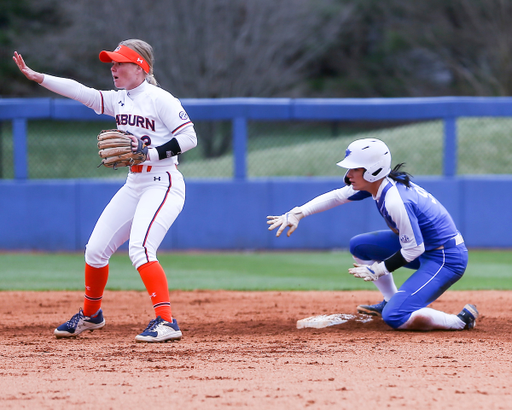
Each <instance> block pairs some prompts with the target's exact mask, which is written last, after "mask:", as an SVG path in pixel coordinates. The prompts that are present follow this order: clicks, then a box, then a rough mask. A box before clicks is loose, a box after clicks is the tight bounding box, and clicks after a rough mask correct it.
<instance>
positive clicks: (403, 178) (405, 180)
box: [388, 162, 412, 188]
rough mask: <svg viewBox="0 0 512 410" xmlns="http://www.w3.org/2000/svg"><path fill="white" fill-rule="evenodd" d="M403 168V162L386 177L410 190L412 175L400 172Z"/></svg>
mask: <svg viewBox="0 0 512 410" xmlns="http://www.w3.org/2000/svg"><path fill="white" fill-rule="evenodd" d="M403 166H405V162H401V163H400V164H398V165H396V166H395V167H394V168H393V169H392V170H391V172H390V173H389V175H388V177H389V178H391V179H392V180H393V181H396V182H397V183H399V184H403V185H405V186H406V187H407V188H410V187H411V178H412V175H411V174H409V173H408V172H405V171H400V170H401V169H402V167H403Z"/></svg>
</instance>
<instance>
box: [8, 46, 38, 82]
mask: <svg viewBox="0 0 512 410" xmlns="http://www.w3.org/2000/svg"><path fill="white" fill-rule="evenodd" d="M12 59H13V60H14V62H15V63H16V65H17V66H18V68H19V69H20V71H21V72H22V73H23V74H24V75H25V77H27V78H28V79H29V80H31V81H35V82H36V83H38V84H41V83H42V82H43V79H44V75H43V74H41V73H38V72H37V71H34V70H32V69H31V68H30V67H29V66H27V65H26V64H25V61H24V60H23V57H22V56H21V54H18V52H17V51H15V52H14V56H13V57H12Z"/></svg>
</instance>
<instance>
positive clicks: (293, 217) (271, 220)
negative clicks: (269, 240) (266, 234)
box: [267, 206, 304, 236]
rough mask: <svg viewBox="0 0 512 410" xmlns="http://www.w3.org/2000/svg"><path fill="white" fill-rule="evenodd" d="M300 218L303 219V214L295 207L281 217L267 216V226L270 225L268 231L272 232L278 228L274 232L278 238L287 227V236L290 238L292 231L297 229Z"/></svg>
mask: <svg viewBox="0 0 512 410" xmlns="http://www.w3.org/2000/svg"><path fill="white" fill-rule="evenodd" d="M302 218H304V214H303V213H302V211H301V210H300V208H299V207H297V206H296V207H295V208H293V209H292V210H291V211H289V212H286V213H285V214H283V215H279V216H267V224H268V225H270V226H269V227H268V230H269V231H272V230H274V229H276V228H277V227H278V226H279V229H278V230H277V232H276V236H280V235H281V233H282V232H283V231H284V230H285V228H286V227H287V226H288V227H290V229H288V233H287V236H290V235H291V234H292V233H293V231H295V229H297V226H299V222H300V220H301V219H302Z"/></svg>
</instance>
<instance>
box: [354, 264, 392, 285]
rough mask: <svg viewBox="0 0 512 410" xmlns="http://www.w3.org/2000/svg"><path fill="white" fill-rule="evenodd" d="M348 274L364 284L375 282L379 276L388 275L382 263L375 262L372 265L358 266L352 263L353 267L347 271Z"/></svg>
mask: <svg viewBox="0 0 512 410" xmlns="http://www.w3.org/2000/svg"><path fill="white" fill-rule="evenodd" d="M348 273H350V274H351V275H354V277H356V278H361V279H364V280H365V282H369V281H372V282H373V281H375V280H377V279H379V278H380V277H381V276H384V275H389V271H388V269H387V268H386V265H385V264H384V262H375V263H374V264H373V265H360V264H358V263H354V267H353V268H350V269H349V270H348Z"/></svg>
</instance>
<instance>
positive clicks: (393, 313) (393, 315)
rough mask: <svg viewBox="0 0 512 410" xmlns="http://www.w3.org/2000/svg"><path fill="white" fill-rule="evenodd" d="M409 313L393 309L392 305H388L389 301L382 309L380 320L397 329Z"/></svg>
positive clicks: (405, 320)
mask: <svg viewBox="0 0 512 410" xmlns="http://www.w3.org/2000/svg"><path fill="white" fill-rule="evenodd" d="M410 315H411V313H410V312H409V313H404V312H400V311H399V310H398V309H393V307H392V306H389V303H388V304H387V305H386V306H385V307H384V310H383V311H382V320H383V321H384V322H385V323H386V324H387V325H388V326H390V327H392V328H393V329H398V328H399V327H400V326H402V325H403V324H404V323H405V322H407V319H408V318H409V316H410Z"/></svg>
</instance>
